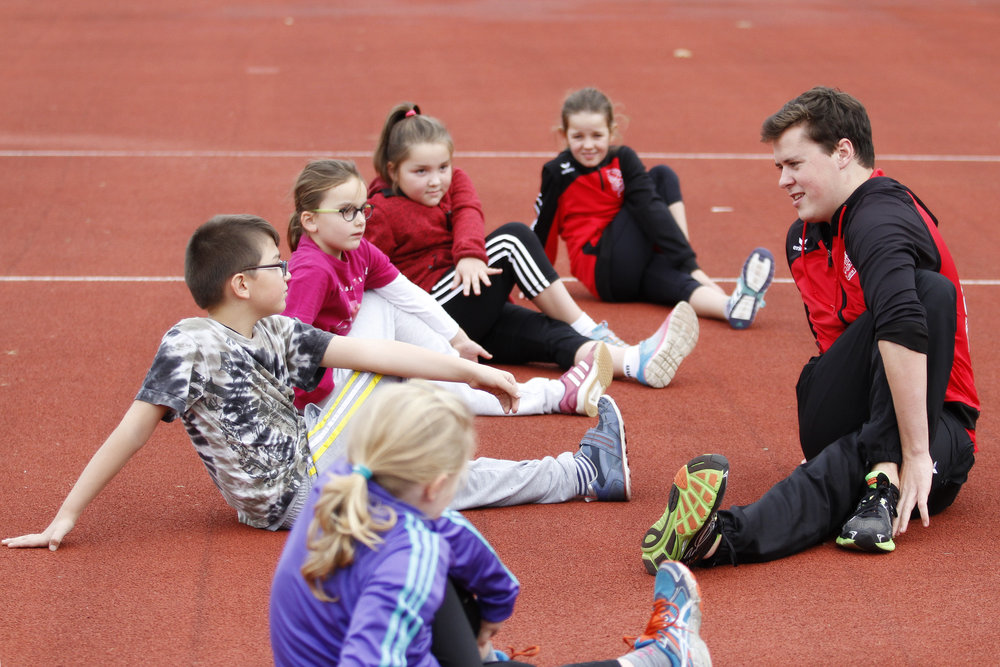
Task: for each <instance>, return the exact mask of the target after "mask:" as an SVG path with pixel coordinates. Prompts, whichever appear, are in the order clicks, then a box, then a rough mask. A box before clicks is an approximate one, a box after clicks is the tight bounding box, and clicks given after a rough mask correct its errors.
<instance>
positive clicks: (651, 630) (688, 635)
mask: <svg viewBox="0 0 1000 667" xmlns="http://www.w3.org/2000/svg"><path fill="white" fill-rule="evenodd" d="M700 632H701V595H700V594H699V591H698V582H697V581H695V578H694V575H693V574H691V571H690V570H689V569H688V568H687V567H685V566H684V565H683V564H681V563H678V562H676V561H669V560H668V561H664V562H663V563H661V564H660V567H659V568H658V569H657V571H656V584H655V585H654V588H653V614H652V615H651V616H650V618H649V623H648V624H647V625H646V630H645V631H644V632H643V633H642V634H641V635H639V637H638V638H637V639H636V640H635V651H634V652H633V653H630V654H629V655H626V656H624V657H625V658H626V659H628V657H629V656H632V655H635V654H642V657H643V658H648V660H640V659H638V658H639V656H638V655H636V658H637V659H635V660H633V661H632V662H633V663H634V664H644V665H646V664H657V665H664V667H666V666H667V665H669V666H670V667H681V666H687V665H691V666H692V667H707V666H708V665H711V664H712V657H711V655H710V654H709V652H708V646H707V645H706V644H705V640H703V639H702V638H701V634H700Z"/></svg>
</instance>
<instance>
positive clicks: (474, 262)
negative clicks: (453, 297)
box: [451, 257, 503, 296]
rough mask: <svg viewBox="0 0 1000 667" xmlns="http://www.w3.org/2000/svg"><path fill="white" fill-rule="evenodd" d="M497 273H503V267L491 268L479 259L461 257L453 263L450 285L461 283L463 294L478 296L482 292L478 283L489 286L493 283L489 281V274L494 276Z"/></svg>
mask: <svg viewBox="0 0 1000 667" xmlns="http://www.w3.org/2000/svg"><path fill="white" fill-rule="evenodd" d="M498 273H503V269H491V268H490V267H489V265H488V264H486V262H484V261H483V260H481V259H477V258H475V257H463V258H462V259H460V260H458V263H457V264H455V280H453V281H452V283H451V286H452V287H458V286H459V285H461V286H462V294H464V295H465V296H469V294H470V293H471V294H475V295H476V296H479V295H480V294H481V293H482V289H481V287H480V284H482V285H486V286H487V287H489V286H490V285H492V284H493V283H491V282H490V276H495V275H496V274H498Z"/></svg>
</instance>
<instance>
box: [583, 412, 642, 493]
mask: <svg viewBox="0 0 1000 667" xmlns="http://www.w3.org/2000/svg"><path fill="white" fill-rule="evenodd" d="M575 456H577V457H581V456H582V457H585V458H586V459H587V460H589V461H590V462H591V463H592V464H593V465H594V468H596V470H597V475H596V476H595V477H594V478H593V479H592V480H590V483H589V484H588V485H587V493H586V494H584V498H585V499H586V500H588V501H591V500H601V501H623V500H629V499H630V498H631V497H632V482H631V479H630V477H631V473H630V472H629V469H628V456H627V455H626V453H625V421H624V420H623V419H622V413H621V412H620V411H619V410H618V404H617V403H615V401H614V399H613V398H611V397H610V396H607V395H604V396H601V398H600V400H598V402H597V426H595V427H593V428H591V429H588V430H587V432H586V433H584V435H583V439H582V440H581V441H580V449H579V451H577V453H576V454H575Z"/></svg>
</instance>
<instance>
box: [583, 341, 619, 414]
mask: <svg viewBox="0 0 1000 667" xmlns="http://www.w3.org/2000/svg"><path fill="white" fill-rule="evenodd" d="M614 376H615V368H614V362H613V361H612V359H611V350H609V349H608V345H607V343H599V344H598V346H597V350H596V351H595V353H594V363H593V364H592V365H591V367H590V372H589V373H588V374H587V377H585V378H584V380H583V385H582V386H581V387H580V392H578V393H577V396H578V397H579V396H580V394H581V393H582V394H583V397H582V400H581V399H580V398H577V407H576V411H577V413H578V414H583V415H587V416H588V417H596V416H597V403H598V401H600V400H601V396H603V395H604V394H605V392H607V390H608V387H609V386H611V382H612V380H613V379H614ZM620 417H621V415H619V418H620Z"/></svg>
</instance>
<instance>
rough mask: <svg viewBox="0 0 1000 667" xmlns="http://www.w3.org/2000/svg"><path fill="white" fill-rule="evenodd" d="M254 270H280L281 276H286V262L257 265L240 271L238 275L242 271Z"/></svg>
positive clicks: (284, 260)
mask: <svg viewBox="0 0 1000 667" xmlns="http://www.w3.org/2000/svg"><path fill="white" fill-rule="evenodd" d="M255 269H281V275H282V276H287V275H288V260H287V259H283V260H281V261H280V262H275V263H274V264H258V265H257V266H248V267H247V268H245V269H241V270H240V273H243V272H244V271H253V270H255Z"/></svg>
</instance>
